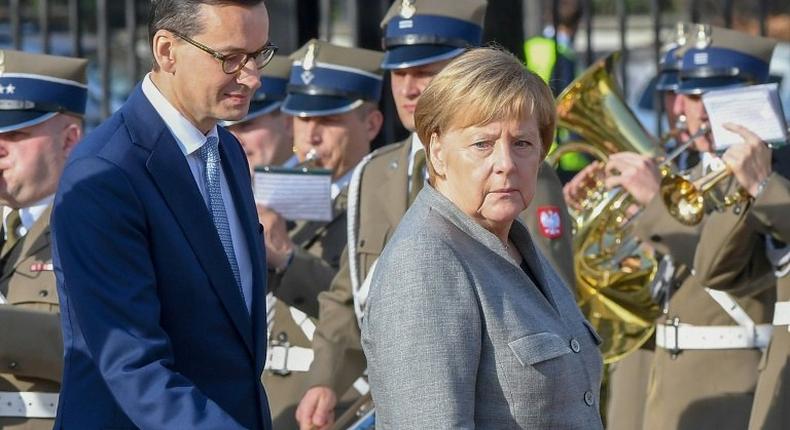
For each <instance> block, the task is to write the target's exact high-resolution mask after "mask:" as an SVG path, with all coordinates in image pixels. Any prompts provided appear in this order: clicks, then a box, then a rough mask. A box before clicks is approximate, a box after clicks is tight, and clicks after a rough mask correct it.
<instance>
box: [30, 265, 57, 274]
mask: <svg viewBox="0 0 790 430" xmlns="http://www.w3.org/2000/svg"><path fill="white" fill-rule="evenodd" d="M53 270H55V267H54V266H53V265H52V263H33V264H31V265H30V271H31V272H51V271H53Z"/></svg>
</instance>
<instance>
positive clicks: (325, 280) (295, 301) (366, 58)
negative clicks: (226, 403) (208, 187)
mask: <svg viewBox="0 0 790 430" xmlns="http://www.w3.org/2000/svg"><path fill="white" fill-rule="evenodd" d="M291 58H292V59H293V60H294V63H293V66H292V67H291V70H290V81H289V84H288V96H287V97H286V98H285V101H284V102H283V105H282V107H281V110H282V112H283V113H284V114H286V115H291V116H293V121H294V136H295V140H294V151H295V152H296V156H297V157H298V159H299V161H300V162H303V163H305V164H310V165H311V166H314V167H318V168H324V169H330V170H332V181H333V182H332V186H331V192H332V199H333V205H334V208H333V214H332V219H331V220H330V221H328V222H327V221H298V222H296V223H295V225H293V226H292V228H291V229H290V231H287V230H286V223H285V221H284V220H283V219H282V217H280V216H279V215H278V214H277V213H276V212H274V211H271V210H268V209H266V208H263V207H260V206H259V217H260V219H261V222H262V223H263V224H264V226H265V231H266V234H267V236H266V246H267V259H268V261H267V262H268V264H269V279H268V280H269V284H268V285H269V288H270V291H271V292H272V293H273V294H274V296H275V297H276V299H275V298H272V297H270V298H269V300H270V302H269V304H270V305H271V306H269V308H270V311H269V314H268V318H269V319H270V321H271V323H270V326H269V330H270V336H269V358H268V360H267V362H266V368H265V369H266V370H265V371H264V373H263V383H264V386H265V387H266V389H267V390H269V392H271V393H274V394H273V395H272V397H271V400H270V402H269V405H270V408H271V411H272V419H273V423H274V428H275V429H289V430H290V429H294V428H297V427H298V424H297V422H296V420H295V410H296V405H297V404H298V403H299V400H300V399H301V398H302V395H303V394H304V392H305V391H306V390H307V388H308V387H309V385H307V383H308V382H307V373H306V372H307V370H308V369H309V367H310V363H311V362H312V359H313V351H312V349H311V341H312V340H313V332H314V331H315V324H316V322H317V318H318V293H320V292H321V291H325V290H327V289H328V288H329V284H330V282H331V281H332V278H333V277H334V276H335V274H336V273H337V270H338V267H339V265H340V256H341V254H342V252H343V249H344V248H345V246H346V201H347V199H346V187H347V185H348V181H349V180H350V178H351V174H352V171H353V168H354V166H356V165H357V163H359V161H360V160H362V158H363V157H364V156H365V155H366V154H367V153H369V152H370V143H371V141H372V140H373V139H374V138H375V137H376V135H377V134H378V132H379V129H380V128H381V124H382V119H383V117H382V114H381V112H380V111H379V110H378V107H377V103H378V100H379V98H380V97H381V89H382V80H383V75H382V72H381V70H380V68H379V64H380V63H381V53H379V52H375V51H370V50H366V49H358V48H346V47H339V46H335V45H332V44H329V43H327V42H322V41H318V40H312V41H310V42H308V43H307V44H306V45H305V46H304V47H302V48H301V49H300V50H299V51H297V52H295V53H294V54H293V55H292V56H291ZM358 396H359V393H358V392H356V391H355V390H350V391H349V392H348V393H347V396H346V397H344V398H343V399H342V401H341V405H347V404H349V403H352V402H353V401H354V400H356V398H357V397H358Z"/></svg>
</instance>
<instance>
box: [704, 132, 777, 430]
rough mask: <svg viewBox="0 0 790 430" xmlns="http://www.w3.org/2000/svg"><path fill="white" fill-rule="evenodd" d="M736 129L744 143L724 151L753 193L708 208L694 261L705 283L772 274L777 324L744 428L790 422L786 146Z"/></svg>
mask: <svg viewBox="0 0 790 430" xmlns="http://www.w3.org/2000/svg"><path fill="white" fill-rule="evenodd" d="M733 131H735V132H737V133H738V134H740V135H741V136H742V137H743V138H744V143H743V144H742V145H739V146H733V147H731V148H730V149H728V150H727V152H725V153H724V156H723V157H722V159H723V160H724V162H725V163H726V164H727V166H729V168H730V169H731V170H732V171H733V172H734V176H735V178H736V180H737V181H738V184H739V185H740V186H741V187H743V189H744V190H745V191H746V192H747V193H748V194H749V196H750V197H751V201H750V202H749V203H747V204H746V205H744V206H742V207H741V206H738V207H735V208H733V209H731V210H728V211H726V212H721V213H714V214H712V215H711V216H710V218H709V219H708V221H707V223H706V225H705V228H704V229H703V231H702V235H701V237H700V243H699V245H698V246H697V253H696V257H695V260H694V268H695V271H696V276H697V277H699V280H700V282H701V283H702V284H703V285H706V286H708V287H709V288H715V289H723V290H724V291H728V290H729V288H730V286H731V285H733V284H738V283H740V281H738V280H739V278H745V279H748V280H749V281H752V282H754V281H758V282H759V279H760V278H762V277H765V276H772V277H775V279H776V288H777V290H776V296H777V297H776V300H777V302H776V304H775V306H774V315H773V325H774V327H773V332H772V335H771V342H770V344H769V345H768V348H767V350H766V351H765V356H764V359H763V361H762V362H761V363H760V373H759V380H758V382H757V388H756V391H755V395H754V403H753V405H752V409H751V417H750V419H749V429H753V430H779V429H786V428H787V427H788V425H790V411H788V408H787V405H788V404H790V361H788V357H790V247H789V246H788V245H787V244H788V243H790V218H788V216H787V214H788V211H789V210H790V180H788V175H790V154H789V153H788V149H790V148H789V147H784V148H783V149H778V150H776V151H774V153H773V154H772V153H771V150H770V149H769V148H768V147H767V146H766V145H765V143H763V142H762V141H761V140H760V139H759V137H757V136H755V135H754V134H752V133H751V131H749V130H747V129H745V128H743V127H740V126H736V127H735V128H734V129H733ZM772 158H773V161H774V166H773V167H772V165H771V164H772V163H771V161H772Z"/></svg>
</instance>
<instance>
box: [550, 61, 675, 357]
mask: <svg viewBox="0 0 790 430" xmlns="http://www.w3.org/2000/svg"><path fill="white" fill-rule="evenodd" d="M619 58H620V55H619V53H618V52H616V53H614V54H612V55H610V56H608V57H607V58H605V59H602V60H599V61H598V62H596V63H595V64H594V65H592V66H591V67H590V68H589V69H588V70H587V71H586V72H585V73H584V74H582V75H581V76H580V77H578V78H577V79H576V80H575V81H574V82H573V83H572V84H571V85H570V86H569V87H568V88H566V89H565V91H563V92H562V94H560V95H559V97H558V98H557V124H558V126H560V127H564V128H566V129H568V130H570V131H571V132H573V133H574V134H575V135H577V136H579V137H580V138H581V140H582V141H583V143H578V142H577V143H575V144H574V145H571V146H568V147H566V148H571V149H572V150H574V151H581V152H586V153H588V154H592V155H593V156H595V157H596V158H599V159H602V160H601V161H606V157H608V155H609V154H613V153H616V152H621V151H631V152H636V153H639V154H643V155H646V156H650V157H659V156H662V155H663V149H662V148H661V146H660V145H659V143H658V142H657V141H656V140H655V139H654V138H653V137H652V136H651V135H650V134H649V133H647V131H646V130H645V129H644V127H643V126H642V124H641V123H640V122H639V120H637V118H636V117H635V116H634V114H633V112H632V111H631V109H630V108H629V107H628V105H627V104H626V103H625V101H624V99H623V96H622V94H621V90H620V87H619V85H618V84H617V82H616V81H615V79H614V67H615V65H616V64H617V61H618V60H619ZM563 146H565V145H561V146H560V148H563ZM563 151H565V152H567V149H563V150H560V151H555V153H553V154H552V155H551V157H550V158H549V162H552V161H556V160H557V159H558V157H559V155H560V154H561V153H562V152H563ZM601 155H603V157H602V156H601ZM597 188H599V189H598V190H597V191H596V192H594V193H590V194H588V195H589V196H590V197H589V200H590V201H589V202H588V203H587V204H585V205H584V207H582V209H581V210H579V211H575V212H573V213H572V214H571V215H572V218H573V220H574V239H573V247H574V268H575V270H576V287H577V291H578V303H579V306H580V307H581V309H582V311H583V312H584V314H585V315H586V317H587V319H588V320H589V321H590V322H591V323H592V324H593V326H594V327H595V329H596V330H597V331H598V333H599V334H600V335H601V337H602V338H603V339H604V340H603V343H602V344H601V353H602V354H603V357H604V361H605V362H607V363H611V362H614V361H617V360H619V359H620V358H622V357H623V356H625V355H626V354H628V353H629V352H631V351H634V350H636V349H638V348H639V347H640V346H641V345H642V344H644V343H645V342H646V341H647V340H648V339H649V338H650V336H652V334H653V331H654V330H655V325H654V321H655V319H656V318H657V317H658V315H659V313H660V308H659V306H658V304H657V303H655V301H654V300H653V297H652V295H651V291H650V286H651V283H652V281H653V278H654V277H655V274H656V271H657V267H658V262H657V260H656V258H655V256H654V255H653V254H652V251H650V250H646V249H643V247H636V248H635V249H634V250H633V251H632V252H629V255H627V256H622V255H621V254H622V248H623V245H625V243H626V242H627V240H626V239H627V236H628V234H629V231H630V229H629V228H628V215H627V209H628V208H629V207H630V206H631V205H632V202H631V199H630V197H629V195H628V193H627V192H625V191H624V190H609V191H606V190H605V189H604V188H603V185H602V184H599V186H598V187H597Z"/></svg>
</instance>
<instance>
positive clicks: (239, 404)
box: [52, 0, 276, 429]
mask: <svg viewBox="0 0 790 430" xmlns="http://www.w3.org/2000/svg"><path fill="white" fill-rule="evenodd" d="M151 8H152V9H151V20H150V24H149V27H150V28H149V31H150V36H151V46H152V51H153V59H154V62H153V64H154V66H153V70H152V72H151V73H149V74H148V75H147V76H146V77H145V78H144V80H143V82H142V83H141V85H139V86H138V87H137V88H136V89H135V90H134V92H133V93H132V94H131V95H130V97H129V99H128V101H127V102H126V104H125V105H124V106H123V107H122V108H121V109H120V110H119V111H118V112H116V113H115V114H114V115H113V116H112V117H111V118H110V119H108V120H107V121H106V122H105V123H104V124H102V125H101V126H100V127H99V128H97V129H96V130H95V131H94V132H93V133H92V134H91V135H89V136H88V137H87V138H86V139H85V140H84V143H83V146H81V147H80V148H79V150H77V151H75V152H73V154H72V156H71V157H70V159H69V161H68V163H67V166H66V168H65V171H64V173H63V177H62V181H61V184H60V188H59V190H58V193H57V196H56V199H55V206H54V211H53V215H52V224H53V238H54V264H55V271H56V276H57V280H58V293H59V294H60V298H61V313H62V325H63V339H64V347H65V367H64V373H63V385H62V390H61V398H60V404H59V407H58V416H57V421H56V423H55V428H56V429H63V428H65V429H99V428H101V429H107V428H112V429H132V428H142V429H242V428H243V429H270V428H271V418H270V414H269V407H268V402H267V400H266V393H265V392H264V389H263V386H262V385H261V383H260V375H261V372H262V370H263V366H264V361H265V357H266V315H265V313H266V312H265V311H266V304H265V296H266V266H265V261H266V256H265V251H264V248H263V232H262V227H261V226H260V225H259V224H258V222H257V215H256V211H255V204H254V202H253V197H252V187H251V183H250V177H249V170H248V166H247V162H246V160H245V157H244V152H243V151H242V148H241V146H240V144H239V142H238V141H237V140H236V139H235V138H234V137H233V136H232V135H231V134H230V133H228V132H226V131H225V130H224V129H222V128H218V127H217V125H216V124H217V122H218V121H220V120H238V119H241V118H243V117H244V116H245V115H246V113H247V110H248V107H249V103H250V98H251V96H252V94H253V93H254V92H255V90H256V89H257V88H258V86H260V81H259V79H258V76H259V74H260V69H262V68H263V67H264V66H265V65H266V64H267V63H268V62H269V60H270V59H271V57H272V55H273V54H274V51H276V47H274V46H273V45H271V44H270V43H269V42H268V29H269V22H268V14H267V11H266V7H265V6H264V4H263V2H262V0H153V1H152V4H151Z"/></svg>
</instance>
